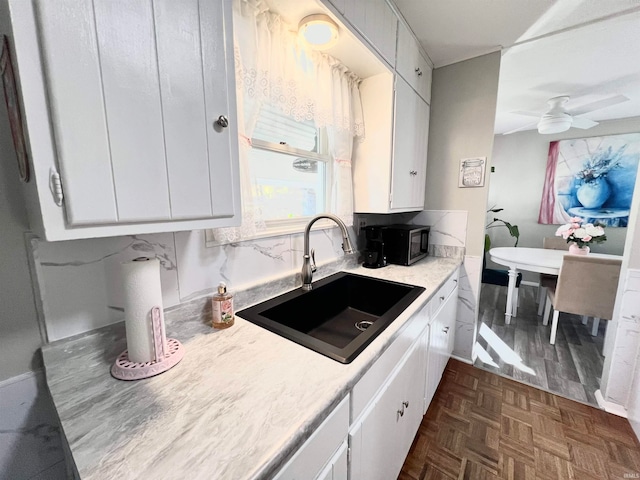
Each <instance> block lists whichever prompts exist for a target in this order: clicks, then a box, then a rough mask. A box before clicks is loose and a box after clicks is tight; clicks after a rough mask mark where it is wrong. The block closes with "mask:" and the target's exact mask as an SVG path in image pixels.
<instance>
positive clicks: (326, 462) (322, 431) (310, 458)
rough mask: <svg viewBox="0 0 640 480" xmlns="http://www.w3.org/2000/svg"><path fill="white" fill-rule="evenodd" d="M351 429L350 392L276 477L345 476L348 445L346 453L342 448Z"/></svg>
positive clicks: (297, 479)
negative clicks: (328, 470) (328, 469)
mask: <svg viewBox="0 0 640 480" xmlns="http://www.w3.org/2000/svg"><path fill="white" fill-rule="evenodd" d="M348 429H349V396H348V395H347V397H346V398H345V399H344V400H342V401H341V402H340V404H339V405H338V406H337V407H336V408H335V409H334V410H333V412H331V413H330V414H329V416H328V417H327V419H326V420H325V421H324V422H322V424H321V425H320V426H319V427H318V428H317V429H316V431H315V432H313V435H311V437H309V439H308V440H307V441H306V442H305V443H304V445H302V447H300V448H299V449H298V451H297V452H296V453H295V455H294V456H293V457H292V458H291V460H289V462H287V464H286V465H285V466H284V467H282V470H280V471H279V472H278V474H277V475H276V476H275V477H274V479H275V480H302V479H305V480H306V479H311V478H314V479H315V478H321V479H332V480H342V479H346V475H345V474H346V468H347V455H346V449H345V450H344V455H343V454H342V453H341V452H342V447H343V446H345V444H346V439H347V431H348ZM334 465H335V469H334ZM327 467H331V468H330V470H331V471H330V473H327ZM334 472H335V473H334Z"/></svg>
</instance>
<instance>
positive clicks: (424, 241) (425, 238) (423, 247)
mask: <svg viewBox="0 0 640 480" xmlns="http://www.w3.org/2000/svg"><path fill="white" fill-rule="evenodd" d="M428 250H429V230H423V231H422V232H421V235H420V251H421V252H422V253H426V252H427V251H428Z"/></svg>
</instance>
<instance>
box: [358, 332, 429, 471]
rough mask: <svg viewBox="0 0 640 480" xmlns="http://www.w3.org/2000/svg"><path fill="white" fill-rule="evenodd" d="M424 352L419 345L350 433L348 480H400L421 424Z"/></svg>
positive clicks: (418, 342) (413, 348)
mask: <svg viewBox="0 0 640 480" xmlns="http://www.w3.org/2000/svg"><path fill="white" fill-rule="evenodd" d="M424 364H425V362H424V350H423V348H422V342H421V341H417V342H416V343H415V344H414V345H413V347H412V348H411V350H410V352H409V353H408V354H407V356H406V357H405V360H404V361H402V362H401V363H400V365H399V366H398V367H397V368H396V370H395V371H394V373H393V374H392V375H391V377H390V378H389V380H387V383H386V385H385V386H384V387H383V389H382V391H381V392H380V394H379V395H378V396H377V398H376V399H375V400H374V401H373V402H372V403H371V405H370V406H369V408H368V409H367V410H366V411H365V412H364V413H363V415H362V416H361V417H360V420H359V421H358V422H357V424H355V425H354V426H353V427H352V428H351V431H350V432H349V445H350V448H351V462H350V465H349V478H351V479H367V480H375V479H380V480H387V479H390V478H397V476H398V474H399V473H400V469H401V468H402V464H403V463H404V460H405V458H406V456H407V453H408V452H409V448H410V447H411V443H412V442H413V438H414V436H415V434H416V431H417V430H418V427H419V426H420V422H421V420H422V403H423V396H424V383H422V382H421V381H420V380H421V379H424V378H425V376H424Z"/></svg>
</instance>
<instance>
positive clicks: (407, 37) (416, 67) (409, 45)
mask: <svg viewBox="0 0 640 480" xmlns="http://www.w3.org/2000/svg"><path fill="white" fill-rule="evenodd" d="M396 71H397V72H398V74H400V75H402V78H404V79H405V80H406V81H407V83H409V85H411V87H412V88H413V89H414V90H415V91H416V92H417V93H418V95H420V96H421V97H422V98H423V99H424V101H425V102H427V103H431V65H430V64H429V62H427V60H426V59H425V58H424V57H423V56H422V53H421V52H420V47H419V45H418V43H417V42H416V40H415V38H414V37H413V35H412V33H411V31H410V30H409V27H407V26H406V25H405V24H404V22H399V24H398V57H397V62H396Z"/></svg>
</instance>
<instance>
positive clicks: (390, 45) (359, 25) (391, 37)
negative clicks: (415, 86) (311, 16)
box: [330, 0, 398, 65]
mask: <svg viewBox="0 0 640 480" xmlns="http://www.w3.org/2000/svg"><path fill="white" fill-rule="evenodd" d="M330 1H331V3H333V4H334V6H335V7H336V8H337V9H338V11H340V13H343V14H344V17H345V18H346V19H347V20H348V21H349V22H350V23H351V25H353V26H354V27H355V28H356V29H357V30H358V31H360V33H361V34H362V35H363V36H364V37H365V38H366V39H367V40H368V41H369V43H371V45H372V46H373V47H374V48H375V49H376V50H378V52H379V53H380V55H382V57H383V58H384V59H385V60H386V61H387V62H389V64H390V65H395V60H396V34H397V30H398V19H397V17H396V15H395V13H394V12H393V10H391V7H390V6H389V5H388V4H387V2H385V0H330Z"/></svg>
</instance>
